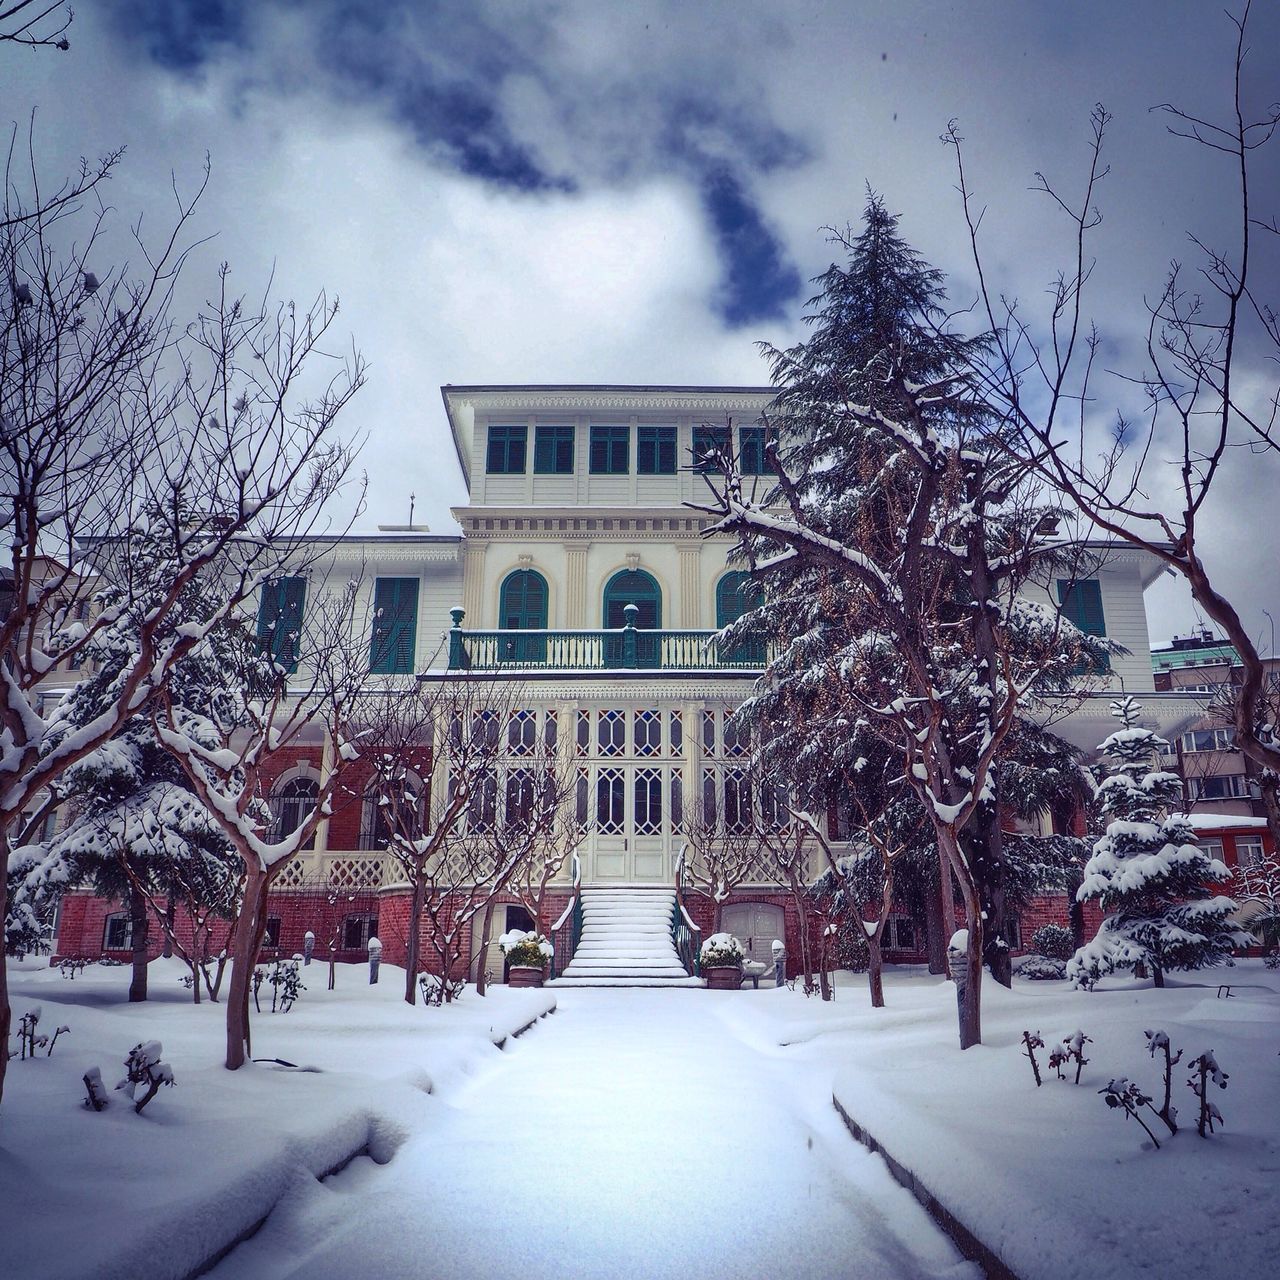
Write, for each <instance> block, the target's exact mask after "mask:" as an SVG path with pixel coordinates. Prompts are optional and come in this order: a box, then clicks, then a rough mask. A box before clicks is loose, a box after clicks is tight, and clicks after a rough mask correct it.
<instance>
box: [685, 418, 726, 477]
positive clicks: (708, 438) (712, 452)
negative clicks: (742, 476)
mask: <svg viewBox="0 0 1280 1280" xmlns="http://www.w3.org/2000/svg"><path fill="white" fill-rule="evenodd" d="M730 451H731V445H730V443H729V428H728V427H713V426H702V427H694V429H693V469H694V470H695V471H697V472H698V473H699V474H711V473H713V472H714V473H719V474H723V473H724V471H725V470H726V468H727V466H728V464H729V455H730Z"/></svg>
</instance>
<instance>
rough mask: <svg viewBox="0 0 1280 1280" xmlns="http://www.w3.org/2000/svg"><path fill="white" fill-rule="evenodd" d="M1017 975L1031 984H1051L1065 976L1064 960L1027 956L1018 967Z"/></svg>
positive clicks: (1065, 965) (1065, 966)
mask: <svg viewBox="0 0 1280 1280" xmlns="http://www.w3.org/2000/svg"><path fill="white" fill-rule="evenodd" d="M1018 973H1019V975H1020V976H1021V977H1023V978H1030V979H1031V980H1032V981H1033V982H1052V981H1054V980H1055V979H1058V978H1065V977H1066V976H1067V964H1066V961H1065V960H1050V959H1048V957H1046V956H1028V957H1027V958H1026V959H1025V960H1024V961H1023V962H1022V963H1021V964H1020V965H1019V966H1018Z"/></svg>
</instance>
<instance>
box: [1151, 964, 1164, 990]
mask: <svg viewBox="0 0 1280 1280" xmlns="http://www.w3.org/2000/svg"><path fill="white" fill-rule="evenodd" d="M1151 976H1152V977H1153V978H1154V979H1155V984H1156V986H1157V987H1163V986H1164V970H1163V969H1162V968H1161V967H1160V966H1159V965H1158V964H1152V966H1151Z"/></svg>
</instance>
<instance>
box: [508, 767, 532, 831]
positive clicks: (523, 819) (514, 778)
mask: <svg viewBox="0 0 1280 1280" xmlns="http://www.w3.org/2000/svg"><path fill="white" fill-rule="evenodd" d="M533 810H534V794H533V772H532V770H530V769H512V770H511V772H510V773H508V774H507V803H506V811H505V815H504V817H505V821H506V824H507V826H509V827H514V826H523V825H524V824H525V823H527V822H528V821H529V820H530V818H531V817H532V816H533Z"/></svg>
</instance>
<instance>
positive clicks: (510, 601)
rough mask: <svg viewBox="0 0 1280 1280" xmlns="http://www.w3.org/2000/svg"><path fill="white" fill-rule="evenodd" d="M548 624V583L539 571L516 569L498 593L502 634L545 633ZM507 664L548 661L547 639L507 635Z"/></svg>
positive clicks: (503, 581) (503, 643)
mask: <svg viewBox="0 0 1280 1280" xmlns="http://www.w3.org/2000/svg"><path fill="white" fill-rule="evenodd" d="M546 625H547V580H546V578H544V577H543V576H542V574H540V573H538V572H537V570H536V569H517V570H516V571H515V572H514V573H509V574H507V576H506V577H505V578H504V579H503V580H502V587H501V589H500V590H499V592H498V626H499V628H500V629H501V630H503V631H542V630H545V629H546ZM502 659H503V661H504V662H545V661H546V660H547V638H546V636H518V637H517V636H506V637H504V639H503V641H502Z"/></svg>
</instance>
